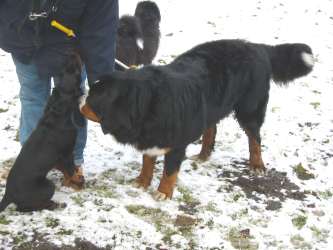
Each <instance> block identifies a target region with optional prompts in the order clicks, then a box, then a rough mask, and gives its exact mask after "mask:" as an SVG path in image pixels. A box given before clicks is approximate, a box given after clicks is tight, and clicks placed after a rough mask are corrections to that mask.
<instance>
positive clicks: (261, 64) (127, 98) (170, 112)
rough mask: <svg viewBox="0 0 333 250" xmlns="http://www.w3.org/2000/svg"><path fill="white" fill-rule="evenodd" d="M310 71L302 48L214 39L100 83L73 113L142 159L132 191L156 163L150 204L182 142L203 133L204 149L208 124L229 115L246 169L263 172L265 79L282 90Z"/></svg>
mask: <svg viewBox="0 0 333 250" xmlns="http://www.w3.org/2000/svg"><path fill="white" fill-rule="evenodd" d="M312 68H313V56H312V51H311V48H310V47H309V46H308V45H306V44H282V45H277V46H269V45H264V44H255V43H250V42H247V41H242V40H219V41H213V42H208V43H204V44H201V45H198V46H196V47H194V48H193V49H191V50H189V51H187V52H185V53H184V54H182V55H180V56H179V57H178V58H176V59H175V60H174V61H173V62H172V63H170V64H168V65H164V66H152V65H150V66H146V67H143V68H141V69H137V70H128V71H125V72H115V73H114V74H112V75H108V76H104V77H101V79H100V81H99V82H98V83H97V84H96V85H94V86H93V87H92V88H91V89H90V91H89V94H88V97H87V98H86V99H85V102H84V100H83V103H82V108H81V113H83V114H84V115H85V116H86V117H87V118H88V119H91V120H94V121H97V122H100V123H101V127H102V130H103V132H104V133H110V134H112V135H113V136H114V137H115V139H116V140H117V141H119V142H120V143H124V144H131V145H133V146H135V147H136V148H137V149H138V150H140V151H141V152H142V153H143V168H142V170H141V173H140V175H139V177H138V178H137V180H136V183H137V186H139V187H143V188H147V187H148V186H149V185H150V182H151V179H152V176H153V169H154V165H155V161H156V157H157V156H159V155H164V156H165V158H164V171H163V176H162V179H161V181H160V185H159V187H158V192H157V193H156V194H155V198H156V199H166V198H171V197H172V194H173V188H174V186H175V183H176V180H177V174H178V172H179V169H180V165H181V162H182V160H183V158H184V156H185V150H186V147H187V145H188V144H189V143H191V142H193V141H195V140H196V139H198V138H199V137H200V136H201V135H202V134H203V133H204V145H206V146H207V145H208V146H209V148H211V147H212V145H213V144H212V138H215V133H216V132H215V131H216V124H217V122H219V121H220V120H221V119H223V118H225V117H226V116H228V115H229V114H230V113H232V112H234V113H235V117H236V119H237V121H238V122H239V124H240V125H241V127H242V128H243V129H244V131H245V133H246V135H247V136H248V141H249V152H250V161H249V164H250V168H251V169H252V170H254V171H256V172H263V171H264V170H265V166H264V163H263V160H262V158H261V137H260V128H261V126H262V124H263V122H264V118H265V113H266V107H267V103H268V97H269V88H270V80H271V79H273V80H274V81H275V82H276V83H278V84H281V85H287V83H288V82H289V81H292V80H294V79H296V78H298V77H301V76H305V75H307V74H308V73H309V72H310V71H311V70H312Z"/></svg>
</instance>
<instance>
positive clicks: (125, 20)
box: [116, 1, 161, 70]
mask: <svg viewBox="0 0 333 250" xmlns="http://www.w3.org/2000/svg"><path fill="white" fill-rule="evenodd" d="M160 21H161V15H160V10H159V8H158V6H157V4H156V3H154V2H151V1H142V2H139V3H138V4H137V6H136V9H135V14H134V16H130V15H124V16H122V17H121V18H120V19H119V26H118V31H117V43H116V58H117V59H118V60H120V61H121V62H122V63H124V64H126V65H127V66H134V65H141V64H143V65H147V64H151V63H152V61H153V59H154V58H155V56H156V53H157V50H158V47H159V42H160V35H161V34H160V25H159V24H160ZM116 69H117V70H122V68H121V67H120V66H119V65H117V64H116Z"/></svg>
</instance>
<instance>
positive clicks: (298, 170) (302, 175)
mask: <svg viewBox="0 0 333 250" xmlns="http://www.w3.org/2000/svg"><path fill="white" fill-rule="evenodd" d="M294 173H295V174H296V176H297V178H298V179H300V180H310V179H314V178H315V176H314V174H312V173H310V172H309V171H308V170H306V169H305V168H304V167H303V165H302V163H299V164H298V165H297V166H295V167H294Z"/></svg>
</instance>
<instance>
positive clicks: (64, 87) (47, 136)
mask: <svg viewBox="0 0 333 250" xmlns="http://www.w3.org/2000/svg"><path fill="white" fill-rule="evenodd" d="M55 81H58V82H57V87H55V88H54V89H53V91H52V95H51V96H50V97H49V99H48V103H47V105H46V107H45V110H44V114H43V116H42V118H41V120H40V121H39V123H38V125H37V127H36V129H35V130H34V131H33V132H32V134H31V136H30V137H29V138H28V140H27V141H26V143H25V144H24V145H23V147H22V149H21V151H20V153H19V155H18V156H17V159H16V161H15V163H14V165H13V167H12V168H11V170H10V172H9V175H8V178H7V183H6V191H5V195H4V197H3V199H2V201H1V203H0V211H2V210H4V209H5V208H6V207H7V206H8V205H9V204H10V203H15V204H16V205H17V210H18V211H22V212H26V211H35V210H41V209H54V208H56V207H57V206H58V204H57V203H55V202H54V201H52V200H51V198H52V196H53V194H54V190H55V186H54V184H53V183H52V182H51V181H50V180H48V179H47V178H46V175H47V173H48V172H49V171H50V170H51V169H53V168H54V167H55V166H58V167H59V166H61V167H60V168H61V170H62V171H63V172H64V173H65V181H67V182H68V181H70V176H73V175H74V172H75V166H74V161H73V149H74V145H75V141H76V135H77V127H76V124H74V121H73V114H74V112H78V107H79V106H78V105H79V98H80V96H81V95H82V94H83V93H82V90H81V88H80V84H81V63H80V60H79V58H78V56H76V55H71V56H69V60H68V61H67V63H66V66H65V68H64V71H63V72H62V73H61V75H60V76H59V77H58V78H56V79H55ZM78 183H80V181H79V180H78Z"/></svg>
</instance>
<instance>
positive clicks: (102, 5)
mask: <svg viewBox="0 0 333 250" xmlns="http://www.w3.org/2000/svg"><path fill="white" fill-rule="evenodd" d="M54 2H58V5H57V6H56V8H52V3H54ZM42 3H43V4H42V11H44V10H45V11H46V12H49V15H48V17H47V18H38V19H37V20H35V21H31V20H30V19H29V18H28V16H29V13H30V12H31V10H32V9H31V6H32V1H31V0H30V1H27V0H0V48H2V49H3V50H5V51H7V52H10V53H12V54H13V56H14V57H16V58H18V59H19V60H20V61H21V62H23V63H35V64H36V65H37V66H38V69H39V72H40V74H42V75H50V76H54V75H56V74H57V73H58V72H59V70H60V67H61V65H63V62H64V60H65V58H66V55H67V54H66V53H67V52H68V51H70V50H72V49H73V48H78V49H79V52H80V54H81V56H82V59H83V61H84V64H85V66H86V70H87V75H88V80H89V82H90V83H91V82H93V81H95V80H96V79H97V78H98V76H99V75H101V74H105V73H109V72H110V71H112V70H113V68H114V57H115V40H116V34H117V26H118V16H119V11H118V0H58V1H55V0H53V1H51V0H44V1H42ZM51 20H56V21H58V22H59V23H61V24H62V25H64V26H66V27H68V28H70V29H72V30H73V31H74V33H75V34H76V37H75V38H69V37H68V36H67V35H66V34H65V33H63V32H61V31H59V30H57V29H55V28H54V27H52V26H51V25H50V23H51Z"/></svg>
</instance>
